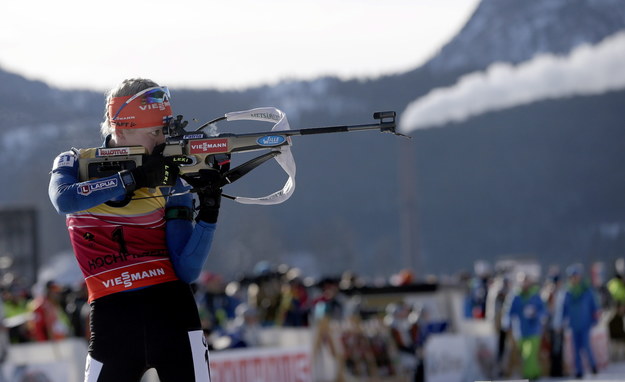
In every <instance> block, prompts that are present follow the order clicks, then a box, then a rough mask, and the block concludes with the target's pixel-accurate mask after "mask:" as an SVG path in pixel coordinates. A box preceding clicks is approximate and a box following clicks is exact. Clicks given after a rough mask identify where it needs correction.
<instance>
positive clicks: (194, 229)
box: [166, 180, 217, 283]
mask: <svg viewBox="0 0 625 382" xmlns="http://www.w3.org/2000/svg"><path fill="white" fill-rule="evenodd" d="M185 189H186V187H184V186H182V185H181V182H180V180H178V184H177V185H176V188H175V189H174V193H176V192H180V191H184V190H185ZM174 206H182V207H188V208H190V209H191V208H192V206H193V196H192V195H191V194H183V195H176V196H171V197H169V199H168V201H167V205H166V207H167V208H169V207H174ZM216 227H217V225H216V224H211V223H206V222H203V221H199V222H197V223H196V224H195V225H193V222H192V221H191V220H187V219H170V220H168V221H167V246H168V248H169V252H170V256H171V260H172V263H173V265H174V269H175V270H176V274H177V275H178V277H179V278H180V279H181V280H182V281H184V282H186V283H191V282H193V281H195V280H196V279H197V278H198V277H199V276H200V272H201V271H202V267H203V266H204V262H205V261H206V259H207V258H208V253H209V251H210V248H211V245H212V243H213V236H214V233H215V229H216Z"/></svg>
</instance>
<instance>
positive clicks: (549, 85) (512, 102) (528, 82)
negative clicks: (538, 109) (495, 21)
mask: <svg viewBox="0 0 625 382" xmlns="http://www.w3.org/2000/svg"><path fill="white" fill-rule="evenodd" d="M622 88H625V32H620V33H617V34H615V35H613V36H610V37H608V38H606V39H605V40H603V41H602V42H601V43H599V44H597V45H594V46H588V45H583V46H580V47H578V48H576V49H575V50H573V51H572V52H571V54H570V55H568V56H564V57H558V56H554V55H550V54H544V55H540V56H536V57H535V58H534V59H532V60H529V61H526V62H524V63H522V64H520V65H518V66H512V65H510V64H505V63H495V64H493V65H491V66H489V67H488V69H486V71H485V72H474V73H470V74H467V75H465V76H463V77H461V78H460V79H459V80H458V82H457V83H456V84H455V85H453V86H451V87H447V88H438V89H434V90H432V91H431V92H430V93H428V94H427V95H425V96H423V97H421V98H419V99H417V100H415V101H413V102H411V103H410V104H409V105H408V106H407V107H406V110H405V111H404V112H403V114H402V115H401V118H400V124H399V129H400V130H401V131H402V132H404V133H407V132H410V131H412V130H415V129H419V128H425V127H434V126H440V125H444V124H445V123H448V122H452V121H453V122H460V121H463V120H465V119H468V118H470V117H473V116H476V115H478V114H481V113H485V112H489V111H494V110H500V109H505V108H509V107H513V106H518V105H522V104H528V103H530V102H534V101H539V100H544V99H549V98H562V97H567V96H574V95H592V94H601V93H604V92H607V91H611V90H618V89H622Z"/></svg>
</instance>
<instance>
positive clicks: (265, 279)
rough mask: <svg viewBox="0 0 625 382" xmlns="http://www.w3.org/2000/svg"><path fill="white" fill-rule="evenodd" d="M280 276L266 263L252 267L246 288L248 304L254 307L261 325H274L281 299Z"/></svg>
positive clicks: (262, 262)
mask: <svg viewBox="0 0 625 382" xmlns="http://www.w3.org/2000/svg"><path fill="white" fill-rule="evenodd" d="M281 290H282V284H281V275H280V273H278V272H277V271H275V270H273V269H272V267H271V266H270V264H269V263H268V262H266V261H261V262H259V263H258V264H256V265H255V266H254V277H253V279H252V280H251V283H250V284H249V286H248V300H247V302H248V304H249V305H250V306H252V307H255V308H256V309H257V312H258V319H259V320H260V323H261V325H263V326H271V325H274V324H275V323H276V318H277V315H278V309H279V306H280V299H281V295H280V293H281Z"/></svg>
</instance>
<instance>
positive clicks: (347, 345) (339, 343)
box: [0, 320, 609, 382]
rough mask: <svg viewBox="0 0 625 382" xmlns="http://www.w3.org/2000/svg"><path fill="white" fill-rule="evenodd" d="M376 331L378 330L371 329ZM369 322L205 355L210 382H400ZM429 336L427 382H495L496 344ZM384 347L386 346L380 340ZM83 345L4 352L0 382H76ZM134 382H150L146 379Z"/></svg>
mask: <svg viewBox="0 0 625 382" xmlns="http://www.w3.org/2000/svg"><path fill="white" fill-rule="evenodd" d="M378 328H379V327H378ZM375 329H376V327H375V326H371V322H368V323H363V322H358V321H354V322H333V321H329V320H321V321H319V322H318V323H317V325H315V327H313V328H305V329H284V328H268V329H266V330H263V332H262V338H263V342H264V343H265V345H266V346H263V347H257V348H248V349H231V350H224V351H211V353H210V365H211V373H212V377H213V381H214V382H247V381H255V382H355V381H358V382H361V381H362V382H374V381H375V382H408V381H409V380H410V377H409V376H408V375H403V374H401V373H400V372H399V370H397V369H394V370H393V368H394V367H396V366H397V365H396V362H395V361H394V355H396V349H393V347H392V346H391V344H390V343H389V342H386V343H385V342H384V340H385V337H384V334H383V332H376V330H375ZM476 332H477V333H474V334H456V333H442V334H437V335H432V336H431V337H430V338H429V340H428V341H427V344H426V347H425V360H426V363H425V377H426V380H427V381H428V382H466V381H478V380H491V379H493V377H495V374H494V373H495V372H496V370H497V365H496V362H495V360H496V342H497V341H496V338H495V336H493V335H485V334H482V333H479V330H478V331H476ZM386 340H388V338H386ZM591 344H592V347H593V350H594V354H595V356H596V360H597V363H598V365H599V367H600V368H603V367H605V366H607V364H608V362H609V355H608V336H607V331H606V328H605V327H604V326H597V327H595V328H594V329H593V331H592V335H591ZM86 354H87V343H86V341H84V340H83V339H81V338H71V339H66V340H62V341H50V342H37V343H26V344H18V345H11V347H10V350H9V353H8V357H7V359H6V360H5V362H4V364H3V366H2V371H3V375H2V376H4V380H3V379H2V377H1V376H0V382H4V381H7V382H23V381H26V380H29V381H32V380H37V381H49V382H80V381H82V380H83V376H84V366H85V356H86ZM564 363H565V370H566V371H567V372H568V373H571V372H572V368H573V365H572V364H573V355H572V344H571V339H570V336H569V335H566V336H565V352H564ZM142 382H158V377H157V375H156V373H155V372H154V371H150V372H148V373H146V375H145V376H144V378H143V380H142Z"/></svg>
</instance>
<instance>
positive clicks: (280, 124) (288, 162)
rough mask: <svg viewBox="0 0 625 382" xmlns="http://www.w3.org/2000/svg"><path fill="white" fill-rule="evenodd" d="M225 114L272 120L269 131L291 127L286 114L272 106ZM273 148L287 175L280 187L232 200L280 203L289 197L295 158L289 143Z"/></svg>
mask: <svg viewBox="0 0 625 382" xmlns="http://www.w3.org/2000/svg"><path fill="white" fill-rule="evenodd" d="M225 116H226V120H228V121H237V120H248V121H264V122H272V123H274V125H273V128H272V129H271V131H276V132H278V131H284V130H291V127H290V126H289V121H288V120H287V118H286V114H284V112H282V111H281V110H278V109H276V108H274V107H261V108H256V109H251V110H243V111H233V112H230V113H227V114H226V115H225ZM274 150H275V151H279V152H280V155H277V156H276V157H275V158H274V159H275V160H276V161H277V162H278V164H279V165H280V167H282V169H283V170H284V172H286V173H287V175H288V176H289V178H288V179H287V181H286V183H284V186H283V187H282V189H281V190H279V191H276V192H274V193H272V194H269V195H267V196H262V197H259V198H249V197H243V196H235V197H234V201H236V202H238V203H241V204H263V205H270V204H280V203H282V202H284V201H285V200H287V199H288V198H290V197H291V195H292V194H293V191H295V159H294V158H293V154H292V153H291V147H290V146H289V145H284V146H280V147H276V148H275V149H274Z"/></svg>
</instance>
